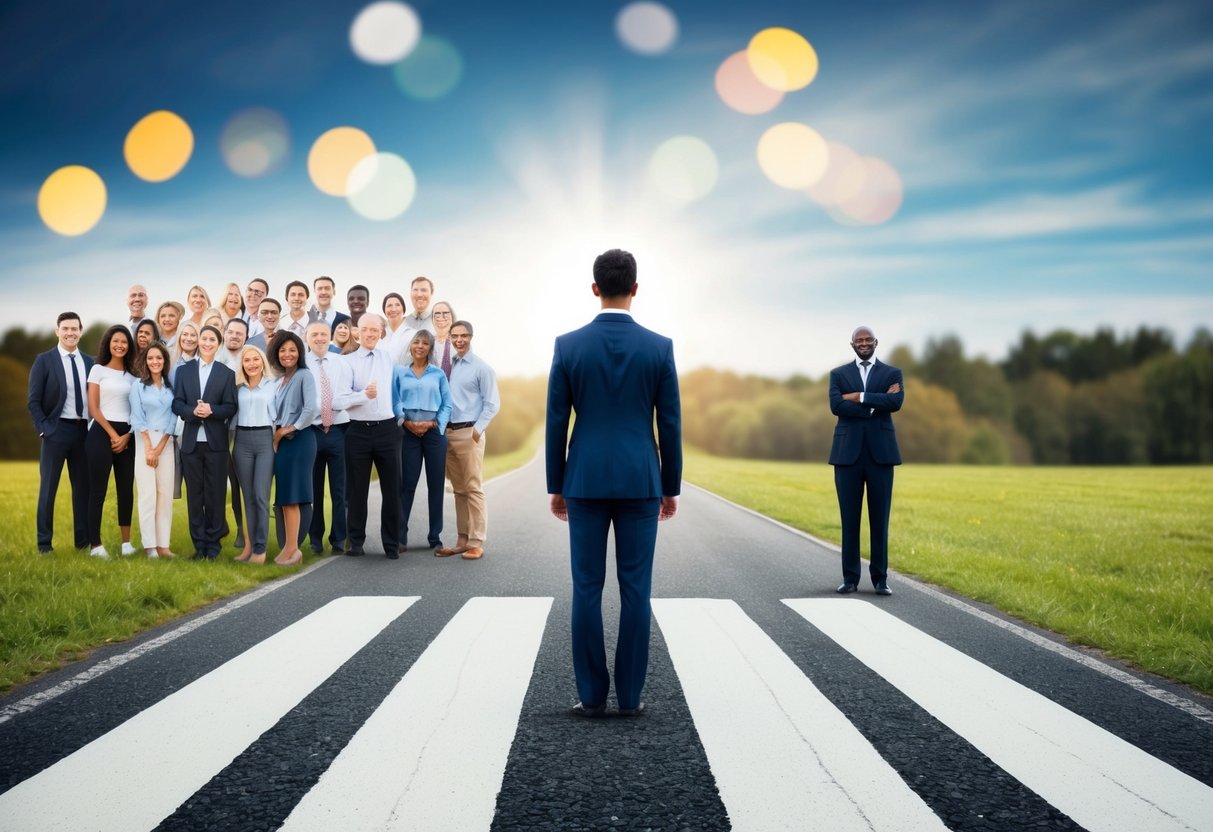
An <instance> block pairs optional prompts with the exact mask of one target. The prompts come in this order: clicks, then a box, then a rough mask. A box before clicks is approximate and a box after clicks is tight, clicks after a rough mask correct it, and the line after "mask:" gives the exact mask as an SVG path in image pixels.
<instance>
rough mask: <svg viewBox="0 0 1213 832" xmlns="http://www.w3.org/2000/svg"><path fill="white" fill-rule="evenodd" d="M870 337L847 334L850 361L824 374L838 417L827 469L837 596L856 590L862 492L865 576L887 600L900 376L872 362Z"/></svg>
mask: <svg viewBox="0 0 1213 832" xmlns="http://www.w3.org/2000/svg"><path fill="white" fill-rule="evenodd" d="M876 344H877V341H876V336H875V335H874V334H873V333H872V330H870V329H868V328H867V327H866V326H861V327H858V328H857V329H856V330H855V331H854V332H853V333H851V349H853V350H854V351H855V355H856V356H857V357H856V359H855V360H854V361H851V362H848V363H846V364H843V365H842V366H841V367H836V368H834V369H833V370H831V371H830V411H831V412H833V413H834V415H835V416H837V417H838V424H837V425H836V426H835V428H834V444H833V446H832V447H831V448H830V464H831V465H833V466H834V488H835V490H836V491H837V492H838V509H839V513H840V514H841V515H842V584H841V585H840V586H839V587H838V590H837V591H838V592H840V593H842V594H846V593H849V592H855V591H856V590H857V589H859V576H860V573H859V569H860V564H859V523H860V520H861V519H862V514H863V494H864V488H865V486H866V488H867V492H868V528H869V531H870V533H871V538H872V553H871V564H870V568H869V571H870V574H871V576H872V585H873V586H874V587H875V588H876V594H877V595H892V594H893V593H892V591H891V590H890V589H889V583H888V571H889V509H890V508H891V507H892V505H893V466H894V465H900V464H901V451H900V450H898V448H897V433H896V432H895V431H894V429H893V417H892V414H893V413H895V412H896V411H898V410H901V403H902V401H903V400H904V399H905V393H904V392H903V391H902V378H901V370H899V369H897V368H896V367H891V366H889V365H888V364H883V363H881V362H880V361H877V360H876Z"/></svg>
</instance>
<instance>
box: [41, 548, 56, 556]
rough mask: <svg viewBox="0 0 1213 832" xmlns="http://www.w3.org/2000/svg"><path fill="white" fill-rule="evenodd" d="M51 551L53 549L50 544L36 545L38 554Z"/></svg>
mask: <svg viewBox="0 0 1213 832" xmlns="http://www.w3.org/2000/svg"><path fill="white" fill-rule="evenodd" d="M53 551H55V550H54V549H53V548H51V547H50V546H39V547H38V554H40V555H49V554H50V553H51V552H53Z"/></svg>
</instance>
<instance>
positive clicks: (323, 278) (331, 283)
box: [312, 274, 337, 289]
mask: <svg viewBox="0 0 1213 832" xmlns="http://www.w3.org/2000/svg"><path fill="white" fill-rule="evenodd" d="M322 280H327V281H328V282H329V285H331V286H332V287H333V288H334V289H336V288H337V281H335V280H333V278H331V277H329V276H328V275H327V274H322V275H320V277H318V278H316V279H315V280H313V281H312V288H313V289H314V288H316V284H317V283H319V282H320V281H322Z"/></svg>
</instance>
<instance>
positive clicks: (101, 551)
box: [89, 546, 110, 560]
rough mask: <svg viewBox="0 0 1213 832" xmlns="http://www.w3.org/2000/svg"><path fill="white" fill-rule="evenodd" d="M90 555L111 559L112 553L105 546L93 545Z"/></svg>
mask: <svg viewBox="0 0 1213 832" xmlns="http://www.w3.org/2000/svg"><path fill="white" fill-rule="evenodd" d="M89 555H91V556H92V557H95V558H101V559H102V560H109V559H110V553H109V552H107V551H105V547H104V546H94V547H93V548H92V549H91V550H90V551H89Z"/></svg>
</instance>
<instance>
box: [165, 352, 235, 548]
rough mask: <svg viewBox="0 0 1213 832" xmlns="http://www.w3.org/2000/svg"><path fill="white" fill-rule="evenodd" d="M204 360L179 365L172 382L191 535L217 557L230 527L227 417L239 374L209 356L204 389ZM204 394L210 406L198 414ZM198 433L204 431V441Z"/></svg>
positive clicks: (232, 410)
mask: <svg viewBox="0 0 1213 832" xmlns="http://www.w3.org/2000/svg"><path fill="white" fill-rule="evenodd" d="M201 372H202V360H201V359H199V360H197V361H190V362H189V363H187V364H185V365H184V366H182V367H181V368H180V369H179V370H178V371H177V378H176V381H175V382H174V383H173V412H174V413H176V414H177V415H178V416H180V417H181V418H182V420H183V421H184V422H185V428H184V430H183V431H182V433H181V469H182V473H183V474H184V475H185V485H186V489H187V491H186V507H187V508H188V509H189V520H190V538H191V539H192V540H193V543H194V548H195V549H197V553H198V554H199V555H201V556H202V557H204V558H208V559H211V560H213V559H214V558H216V557H218V556H219V550H220V548H222V540H223V536H224V534H226V532H227V520H226V519H225V516H224V515H225V512H226V510H227V470H228V428H227V423H228V420H229V419H231V418H232V417H233V416H235V415H236V374H235V373H234V372H232V370H231V368H230V367H227V366H226V365H224V364H220V363H219V362H218V361H213V362H211V367H210V377H209V378H208V379H207V381H206V389H205V390H203V389H202V385H201V383H200V382H201V376H200V373H201ZM199 400H202V401H204V402H206V403H207V404H209V405H210V406H211V414H210V415H209V416H207V417H205V418H203V417H199V416H195V415H194V409H195V408H196V407H197V406H198V402H199ZM200 437H204V439H203V440H202V441H200Z"/></svg>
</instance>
